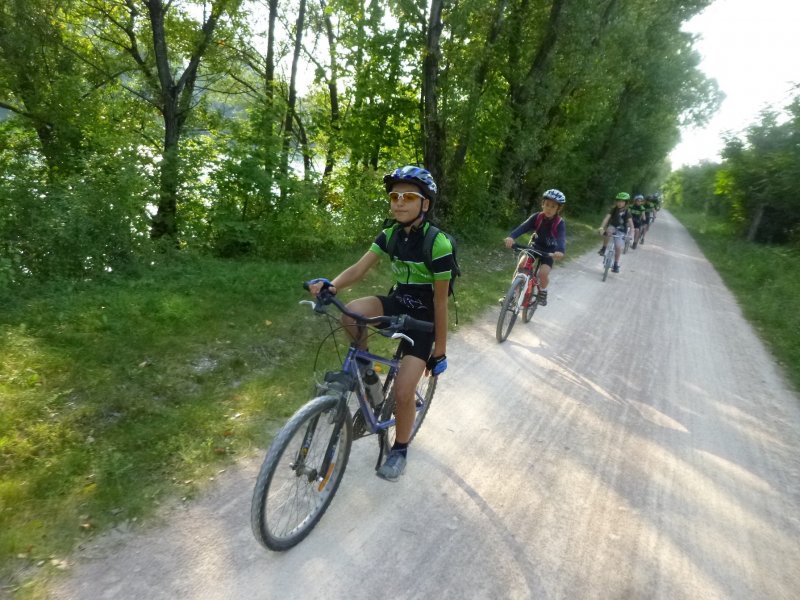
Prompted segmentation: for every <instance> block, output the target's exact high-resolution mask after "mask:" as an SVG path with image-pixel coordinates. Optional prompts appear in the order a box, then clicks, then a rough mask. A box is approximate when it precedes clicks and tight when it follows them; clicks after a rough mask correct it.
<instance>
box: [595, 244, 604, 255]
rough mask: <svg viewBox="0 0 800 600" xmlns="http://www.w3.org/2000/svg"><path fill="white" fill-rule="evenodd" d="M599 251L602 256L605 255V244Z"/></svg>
mask: <svg viewBox="0 0 800 600" xmlns="http://www.w3.org/2000/svg"><path fill="white" fill-rule="evenodd" d="M597 253H598V254H599V255H600V256H603V255H604V254H605V253H606V247H605V246H603V247H602V248H600V250H598V251H597Z"/></svg>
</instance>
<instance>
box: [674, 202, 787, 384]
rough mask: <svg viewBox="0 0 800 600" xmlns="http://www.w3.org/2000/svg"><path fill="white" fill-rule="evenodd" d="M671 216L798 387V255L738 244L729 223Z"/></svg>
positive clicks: (695, 216)
mask: <svg viewBox="0 0 800 600" xmlns="http://www.w3.org/2000/svg"><path fill="white" fill-rule="evenodd" d="M676 216H677V217H678V218H679V219H680V220H681V222H682V223H683V224H684V225H685V226H686V227H687V228H688V229H689V231H690V232H691V233H692V235H693V236H694V238H695V240H696V241H697V243H698V244H699V245H700V247H701V248H702V250H703V253H704V254H705V256H706V257H707V258H708V260H709V261H711V263H712V264H713V265H714V268H715V269H716V270H717V271H718V272H719V273H720V275H721V276H722V278H723V279H724V280H725V282H726V283H727V286H728V288H729V289H730V290H731V291H732V292H733V293H734V294H735V295H736V299H737V301H738V302H739V304H740V306H741V307H742V310H743V311H744V313H745V315H746V316H747V318H748V320H749V321H751V322H752V323H753V324H754V325H755V326H756V328H757V329H758V331H759V333H760V334H761V336H762V337H763V338H764V340H765V341H766V342H767V344H768V345H769V346H770V347H771V348H772V350H773V352H774V353H775V356H777V358H778V360H779V361H780V363H781V365H782V366H783V367H784V368H785V369H786V371H787V373H788V375H789V378H790V379H791V380H792V381H793V382H794V384H795V385H796V386H800V279H798V277H797V272H798V270H800V252H798V250H797V249H793V248H789V247H786V246H767V245H763V244H753V243H750V242H746V241H744V240H742V239H741V238H740V237H739V236H738V233H737V228H736V227H735V226H734V225H733V224H732V223H731V222H730V221H728V220H725V219H723V218H721V217H717V216H710V215H707V214H702V213H698V212H694V210H692V209H689V210H687V209H681V210H678V211H677V212H676Z"/></svg>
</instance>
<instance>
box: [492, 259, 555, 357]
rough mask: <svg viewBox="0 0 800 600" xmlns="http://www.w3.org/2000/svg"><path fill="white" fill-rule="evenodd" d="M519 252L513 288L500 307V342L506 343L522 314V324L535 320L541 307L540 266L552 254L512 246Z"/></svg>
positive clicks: (497, 334) (498, 322)
mask: <svg viewBox="0 0 800 600" xmlns="http://www.w3.org/2000/svg"><path fill="white" fill-rule="evenodd" d="M511 247H512V248H513V249H514V250H518V251H519V252H520V255H523V256H521V257H520V259H519V260H518V261H517V269H516V270H515V271H514V277H513V278H512V280H511V286H510V287H509V288H508V291H507V292H506V295H505V298H503V300H502V306H501V307H500V317H499V318H498V320H497V332H496V334H495V335H496V337H497V341H498V342H504V341H505V340H506V338H507V337H508V334H509V333H511V329H512V328H513V327H514V323H516V321H517V315H519V313H520V312H521V313H522V322H523V323H528V322H529V321H530V320H531V319H532V318H533V313H534V312H536V308H537V307H538V306H539V265H540V264H541V258H542V257H543V256H552V255H551V254H547V253H543V252H539V251H538V250H534V249H533V248H532V247H531V246H522V245H521V244H514V245H513V246H511Z"/></svg>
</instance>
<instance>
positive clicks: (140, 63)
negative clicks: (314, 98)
mask: <svg viewBox="0 0 800 600" xmlns="http://www.w3.org/2000/svg"><path fill="white" fill-rule="evenodd" d="M84 4H85V6H86V10H87V20H86V22H85V23H86V27H87V34H88V36H89V37H90V38H93V39H94V40H96V44H95V47H96V48H99V49H101V52H102V51H105V52H111V51H113V50H118V51H121V52H122V53H123V54H124V55H125V56H127V57H128V59H129V60H131V61H132V64H133V67H134V70H135V71H137V72H138V73H139V78H138V79H137V80H136V81H130V82H128V81H126V82H125V83H123V85H124V86H125V87H126V89H128V90H129V91H131V92H132V93H133V94H135V95H136V96H137V97H138V98H140V99H142V100H144V101H146V102H148V103H149V104H150V105H151V106H153V107H154V108H155V109H156V110H158V112H159V114H160V115H161V118H162V122H163V127H164V131H163V140H162V144H161V155H162V157H161V163H160V165H159V197H158V204H157V210H156V214H155V215H154V216H153V219H152V225H151V229H150V235H151V237H153V238H154V239H158V238H162V237H168V238H172V239H174V240H177V236H178V227H177V216H178V190H179V186H180V175H181V169H180V164H179V147H180V141H181V137H182V136H183V134H184V130H185V126H186V121H187V119H188V118H189V116H190V115H191V113H192V110H193V108H194V106H195V104H196V98H195V89H196V86H197V81H198V72H199V68H200V64H201V61H202V60H203V57H204V56H205V55H206V53H207V51H208V50H209V48H210V47H211V42H212V39H213V37H214V33H215V31H216V29H217V27H218V25H219V22H220V19H221V18H222V17H223V16H224V15H225V14H226V12H232V11H235V10H236V9H237V8H238V5H239V0H214V1H213V2H211V9H210V11H209V12H208V13H207V14H206V15H204V18H203V21H202V24H201V25H200V28H199V29H196V28H195V27H194V25H193V22H192V21H191V20H188V19H185V18H184V17H183V16H182V15H173V14H172V13H173V12H174V11H175V10H176V7H175V5H174V4H173V2H172V1H171V0H169V1H167V2H166V3H165V2H164V1H163V0H141V1H140V2H136V1H135V0H125V2H124V5H122V4H120V3H119V2H112V1H110V0H103V1H97V2H84ZM142 9H144V12H145V16H144V17H143V15H142ZM92 16H96V17H98V18H99V19H100V21H101V22H102V24H103V27H104V29H103V30H101V31H99V32H98V31H95V30H94V29H93V27H92V24H93V21H92V20H91V18H92ZM145 18H146V23H145V22H143V20H144V19H145ZM170 37H172V40H170V39H169V38H170ZM146 47H149V50H150V51H146V50H143V48H146ZM181 55H182V56H181ZM179 57H180V59H179ZM88 60H90V61H91V62H92V64H94V65H95V68H97V69H98V70H101V71H104V72H107V67H106V65H107V64H108V63H109V60H108V54H105V55H103V54H101V55H100V56H92V57H90V58H89V59H88ZM175 62H181V63H182V64H183V65H185V66H184V68H183V70H182V71H179V70H178V69H176V68H175V67H174V63H175Z"/></svg>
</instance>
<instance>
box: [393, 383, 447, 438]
mask: <svg viewBox="0 0 800 600" xmlns="http://www.w3.org/2000/svg"><path fill="white" fill-rule="evenodd" d="M438 380H439V377H435V376H433V375H431V376H430V377H425V376H423V377H421V378H420V380H419V383H418V384H417V392H418V393H419V395H420V396H422V399H423V400H422V401H423V405H422V408H420V409H419V410H418V411H417V414H416V417H415V418H414V426H413V427H412V428H411V437H410V438H409V439H408V443H409V444H410V443H411V441H412V440H413V439H414V438H415V437H416V435H417V433H418V432H419V428H420V427H422V422H423V421H424V420H425V417H426V415H427V414H428V411H429V410H430V408H431V402H433V395H434V393H436V383H437V382H438ZM394 405H395V402H394V390H393V389H389V391H388V393H387V394H386V400H385V401H384V403H383V407H382V408H381V412H380V420H381V421H386V420H387V419H390V418H391V417H392V415H393V414H394ZM381 436H383V448H384V451H385V452H386V453H388V452H389V450H390V449H391V447H392V444H394V440H395V437H396V433H395V426H394V425H392V426H391V427H388V428H387V429H385V430H384V431H382V432H381Z"/></svg>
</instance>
